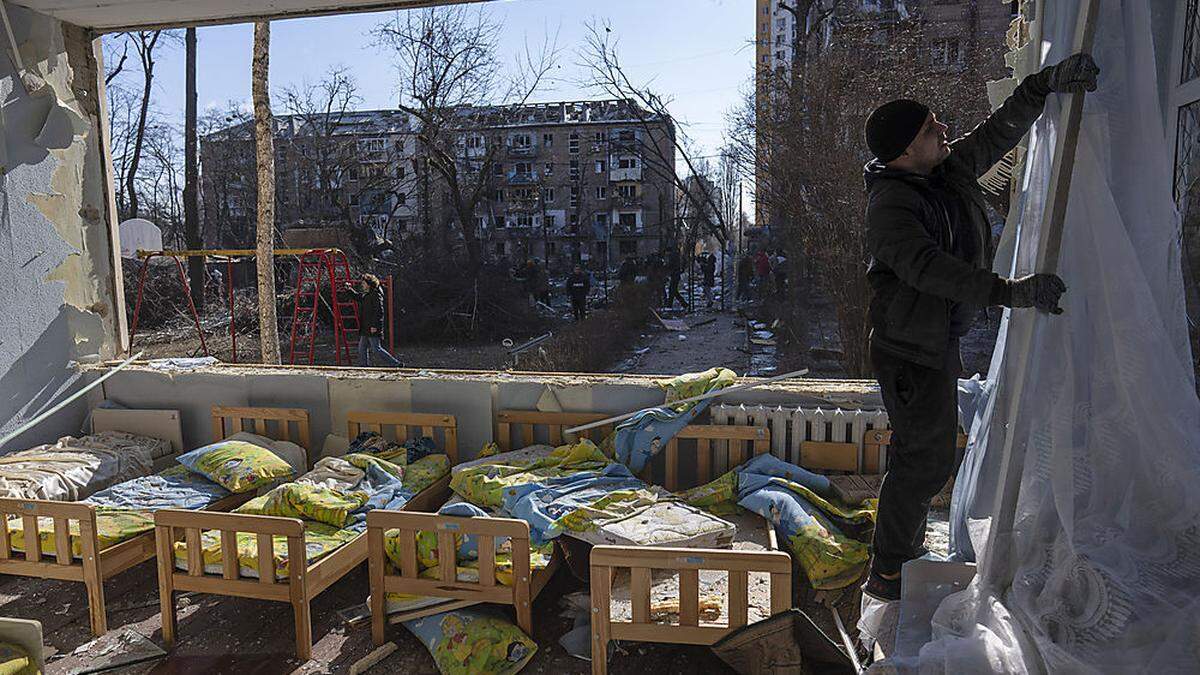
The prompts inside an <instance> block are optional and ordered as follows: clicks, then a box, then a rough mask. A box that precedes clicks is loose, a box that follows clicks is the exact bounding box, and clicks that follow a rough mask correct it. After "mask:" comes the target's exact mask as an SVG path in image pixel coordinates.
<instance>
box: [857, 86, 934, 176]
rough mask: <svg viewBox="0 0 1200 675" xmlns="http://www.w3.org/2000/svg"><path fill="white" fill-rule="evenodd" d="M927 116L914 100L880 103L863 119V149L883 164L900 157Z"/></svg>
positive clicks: (927, 109)
mask: <svg viewBox="0 0 1200 675" xmlns="http://www.w3.org/2000/svg"><path fill="white" fill-rule="evenodd" d="M927 117H929V108H928V107H927V106H925V105H924V104H921V103H917V102H916V101H910V100H908V99H905V98H901V99H896V100H895V101H890V102H888V103H884V104H883V105H881V106H879V107H878V108H876V109H875V112H873V113H871V116H870V117H868V118H867V127H866V133H867V147H868V148H870V149H871V152H873V153H875V157H877V158H878V159H879V161H881V162H883V163H885V164H886V163H888V162H890V161H892V160H893V159H896V158H897V157H899V156H900V155H903V154H904V151H905V150H906V149H908V145H909V143H912V142H913V139H914V138H916V137H917V134H918V133H919V132H920V131H921V127H922V126H924V125H925V119H926V118H927Z"/></svg>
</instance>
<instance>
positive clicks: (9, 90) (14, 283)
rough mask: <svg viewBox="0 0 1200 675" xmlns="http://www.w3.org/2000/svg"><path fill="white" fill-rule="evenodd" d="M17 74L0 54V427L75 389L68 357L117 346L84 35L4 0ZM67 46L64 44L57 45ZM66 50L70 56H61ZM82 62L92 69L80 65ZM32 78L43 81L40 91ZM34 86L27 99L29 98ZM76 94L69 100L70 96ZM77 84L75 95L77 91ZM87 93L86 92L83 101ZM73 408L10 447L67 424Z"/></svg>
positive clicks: (73, 426) (77, 417)
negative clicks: (21, 66) (21, 68)
mask: <svg viewBox="0 0 1200 675" xmlns="http://www.w3.org/2000/svg"><path fill="white" fill-rule="evenodd" d="M8 7H9V12H10V16H11V18H12V21H13V29H14V33H15V37H16V40H17V43H18V45H19V47H20V54H21V58H22V60H23V62H24V63H25V64H27V66H26V67H27V71H29V72H30V74H32V75H33V76H34V77H29V76H27V77H26V78H24V79H25V82H22V78H21V77H19V75H18V73H17V72H16V71H15V68H14V64H13V60H12V59H11V58H9V56H10V55H9V53H8V49H7V46H8V43H7V38H5V40H4V42H3V45H4V48H5V49H4V54H3V55H0V110H2V119H0V144H2V145H3V150H2V151H0V158H5V159H4V166H3V170H2V171H0V433H4V432H7V431H10V430H12V429H14V428H16V427H17V426H18V425H19V424H21V423H22V422H24V421H25V420H27V419H29V418H30V417H32V416H34V415H36V414H37V413H39V412H40V411H41V410H43V409H44V408H46V407H47V406H48V405H50V404H51V403H52V402H53V401H55V400H56V399H57V398H58V397H60V396H62V395H64V394H66V393H68V392H70V391H72V390H73V389H74V388H75V387H76V386H78V381H79V377H80V376H79V375H78V374H77V373H76V372H75V370H74V369H73V368H72V367H71V366H70V364H69V362H70V361H72V360H78V359H85V360H86V359H89V358H90V359H92V360H95V359H98V358H111V357H112V356H113V355H114V354H115V351H116V344H117V340H116V334H117V329H116V324H115V323H114V318H115V311H114V309H113V308H112V307H111V305H110V304H109V303H110V299H111V298H112V297H113V295H114V292H113V283H114V282H113V278H112V274H111V271H112V247H111V246H110V243H109V231H108V219H107V218H108V211H107V208H106V203H107V188H106V186H105V184H104V178H103V174H102V173H101V168H100V167H101V166H102V161H101V157H102V156H101V153H100V143H99V134H98V133H97V132H96V129H95V128H93V127H92V126H91V125H90V124H89V123H88V120H95V119H98V114H97V109H96V107H95V105H94V103H95V99H96V84H95V80H94V78H91V77H89V73H94V65H91V66H89V64H88V62H87V61H88V59H90V58H91V43H90V40H88V39H86V37H85V36H84V35H83V32H82V31H81V30H79V29H78V28H75V27H69V26H68V27H65V29H64V24H61V23H60V22H58V21H56V20H54V19H51V18H49V17H46V16H44V15H40V14H36V13H34V12H30V11H28V10H25V9H22V8H20V7H15V6H13V5H11V4H9V5H8ZM68 45H70V49H68ZM68 51H70V52H71V53H70V55H68ZM89 68H91V70H89ZM37 80H44V82H45V84H44V85H43V87H42V88H39V87H38V86H37ZM29 89H33V90H34V95H33V96H31V95H30V94H29V91H28V90H29ZM77 91H78V92H80V93H79V94H78V96H77V94H76V92H77ZM84 92H86V94H85V93H84ZM89 97H90V100H89ZM83 414H84V408H83V407H82V406H77V407H76V408H75V409H73V410H71V411H67V412H65V413H63V414H61V415H58V416H56V417H54V418H53V419H51V420H50V421H49V422H47V423H45V424H43V425H41V426H39V427H38V429H37V430H36V432H34V433H31V434H27V435H26V436H24V437H22V438H18V439H16V440H15V441H13V442H12V443H11V444H10V446H9V447H7V448H0V450H3V449H13V448H16V447H25V446H28V445H31V444H33V443H35V442H40V441H43V440H49V439H53V438H57V437H58V436H61V435H63V434H65V433H71V432H74V431H76V430H77V429H78V427H79V423H80V422H81V421H82V417H83Z"/></svg>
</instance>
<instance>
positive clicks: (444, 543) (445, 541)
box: [437, 530, 458, 584]
mask: <svg viewBox="0 0 1200 675" xmlns="http://www.w3.org/2000/svg"><path fill="white" fill-rule="evenodd" d="M437 538H438V565H440V566H441V571H442V581H443V582H444V583H447V584H452V583H454V581H455V580H456V579H457V578H458V556H457V555H456V554H457V552H458V547H457V546H456V545H455V543H454V533H453V532H447V531H445V530H441V531H439V532H438V533H437Z"/></svg>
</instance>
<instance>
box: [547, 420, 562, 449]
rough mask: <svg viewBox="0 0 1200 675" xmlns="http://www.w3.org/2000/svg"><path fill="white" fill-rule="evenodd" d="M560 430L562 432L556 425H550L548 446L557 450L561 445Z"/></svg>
mask: <svg viewBox="0 0 1200 675" xmlns="http://www.w3.org/2000/svg"><path fill="white" fill-rule="evenodd" d="M562 430H563V428H562V427H560V426H558V425H557V424H551V425H550V445H553V446H554V447H556V448H557V447H558V446H560V445H562V444H563V434H562Z"/></svg>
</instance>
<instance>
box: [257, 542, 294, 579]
mask: <svg viewBox="0 0 1200 675" xmlns="http://www.w3.org/2000/svg"><path fill="white" fill-rule="evenodd" d="M257 538H258V582H259V583H260V584H273V583H275V543H274V542H273V541H271V535H269V534H263V533H261V532H260V533H258V535H257ZM304 562H305V561H303V560H302V561H301V564H304ZM295 564H296V561H295V560H292V559H291V558H288V567H291V566H292V565H295Z"/></svg>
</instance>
